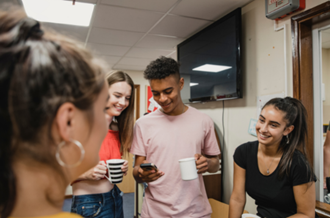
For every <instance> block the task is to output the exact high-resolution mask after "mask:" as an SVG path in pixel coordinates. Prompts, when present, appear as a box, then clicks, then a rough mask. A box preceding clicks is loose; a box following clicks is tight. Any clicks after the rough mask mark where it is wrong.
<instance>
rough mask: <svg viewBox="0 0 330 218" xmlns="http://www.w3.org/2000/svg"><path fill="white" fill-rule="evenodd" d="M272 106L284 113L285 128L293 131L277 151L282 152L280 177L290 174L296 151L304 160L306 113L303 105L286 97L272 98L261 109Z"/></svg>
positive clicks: (307, 164)
mask: <svg viewBox="0 0 330 218" xmlns="http://www.w3.org/2000/svg"><path fill="white" fill-rule="evenodd" d="M270 105H271V106H273V107H274V108H275V109H277V110H280V111H282V112H284V114H285V115H284V117H283V119H284V121H285V122H286V128H287V127H290V126H291V125H293V126H294V129H293V130H292V131H291V132H290V134H289V135H288V136H287V137H283V138H282V140H281V142H280V146H279V150H282V151H283V157H282V159H281V163H280V166H279V173H280V175H284V174H285V173H286V174H287V175H288V174H289V173H290V171H289V170H290V167H291V163H292V157H293V154H294V152H295V151H296V150H298V151H299V152H302V154H303V155H304V157H305V158H306V139H307V111H306V109H305V107H304V105H303V104H302V103H301V102H300V101H299V100H297V99H295V98H291V97H286V98H274V99H271V100H270V101H268V102H267V103H266V104H265V105H264V107H263V108H265V107H266V106H270ZM305 162H306V163H305V164H306V166H307V168H308V169H309V171H310V172H312V169H311V167H310V165H309V163H308V161H307V158H306V160H305ZM313 176H314V174H313V173H311V174H310V179H311V180H312V179H313Z"/></svg>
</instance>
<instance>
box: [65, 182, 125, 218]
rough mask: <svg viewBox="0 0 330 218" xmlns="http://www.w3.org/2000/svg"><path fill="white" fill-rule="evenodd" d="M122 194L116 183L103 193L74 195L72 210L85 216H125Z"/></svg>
mask: <svg viewBox="0 0 330 218" xmlns="http://www.w3.org/2000/svg"><path fill="white" fill-rule="evenodd" d="M122 195H123V194H122V192H121V191H120V190H119V188H118V187H117V186H116V185H115V186H114V187H113V189H112V190H111V191H109V192H106V193H102V194H92V195H73V196H72V206H71V212H72V213H77V214H79V215H81V216H83V217H94V218H106V217H107V218H124V212H123V197H122Z"/></svg>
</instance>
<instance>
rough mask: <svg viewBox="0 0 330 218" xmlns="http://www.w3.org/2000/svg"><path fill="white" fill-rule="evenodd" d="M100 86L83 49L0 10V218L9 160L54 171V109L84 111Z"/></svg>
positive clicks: (19, 14)
mask: <svg viewBox="0 0 330 218" xmlns="http://www.w3.org/2000/svg"><path fill="white" fill-rule="evenodd" d="M103 86H104V72H103V68H102V67H101V65H99V64H98V63H97V61H96V60H95V59H94V58H93V57H92V56H91V55H90V53H89V52H87V51H86V50H85V49H84V48H83V46H81V45H80V44H78V43H77V42H76V41H73V40H70V39H68V38H66V37H63V36H60V35H57V34H55V33H53V34H51V33H48V32H43V30H42V29H41V28H40V26H39V23H38V22H37V21H35V20H33V19H31V18H27V17H26V15H25V13H24V12H23V11H22V10H20V9H18V8H13V7H7V8H6V9H5V10H3V9H0V102H1V103H0V139H1V140H0V166H1V171H0V217H7V216H9V215H10V213H11V211H12V209H13V206H14V204H15V199H16V179H15V174H14V172H13V168H12V163H13V161H14V159H15V158H16V157H18V156H19V157H27V158H31V159H33V160H34V161H37V162H40V163H43V164H47V165H49V166H51V167H53V168H57V169H59V168H60V167H59V165H58V164H57V162H56V158H55V155H54V150H56V145H55V144H54V143H53V142H54V140H53V138H52V134H51V132H50V130H51V124H52V122H53V120H54V118H55V116H56V113H57V110H58V108H59V107H60V106H61V105H62V104H63V103H65V102H70V103H72V104H73V105H74V106H75V107H77V108H78V109H80V110H82V111H86V112H87V111H89V110H90V109H91V107H92V104H93V102H94V101H95V99H96V98H97V95H98V94H99V93H100V92H101V90H102V88H103ZM89 114H90V113H89ZM89 118H90V119H93V118H92V117H89ZM54 163H55V164H54Z"/></svg>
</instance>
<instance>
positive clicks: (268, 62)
mask: <svg viewBox="0 0 330 218" xmlns="http://www.w3.org/2000/svg"><path fill="white" fill-rule="evenodd" d="M324 2H326V0H306V9H310V8H312V7H315V6H316V5H319V4H321V3H324ZM290 21H291V20H290V17H286V18H285V19H283V20H281V21H279V22H278V26H282V25H284V24H285V25H286V28H287V35H286V37H285V38H286V42H287V47H286V49H284V32H283V30H281V31H278V32H276V31H274V21H272V20H269V19H267V18H266V17H265V1H264V0H255V1H254V2H252V3H250V4H248V5H246V6H245V7H243V8H242V23H243V35H242V52H243V55H242V61H243V68H242V72H243V99H238V100H230V101H225V102H224V103H225V109H224V117H225V118H224V127H225V146H224V149H223V151H222V154H223V173H224V177H223V178H224V181H223V182H224V198H223V201H224V202H226V203H229V198H230V194H231V191H232V188H233V158H232V156H233V154H234V151H235V149H236V147H237V146H239V145H240V144H242V143H244V142H247V141H253V140H256V138H255V137H254V136H251V135H249V134H248V125H249V121H250V119H251V118H256V114H257V111H256V110H257V96H262V95H269V94H276V93H284V91H285V87H284V76H285V75H284V51H285V52H287V53H286V54H287V60H286V61H287V71H288V75H287V79H288V87H287V88H288V95H289V96H292V53H291V47H292V42H291V23H290ZM128 73H129V74H130V75H131V76H132V79H133V80H134V82H135V83H136V84H140V85H141V103H142V102H145V90H144V86H145V85H146V84H148V83H147V81H145V80H144V79H143V76H142V73H141V72H128ZM191 106H193V107H195V108H197V109H199V110H200V111H202V112H203V113H206V114H208V115H209V116H210V117H211V118H212V119H213V121H214V122H215V124H216V125H217V126H218V127H219V128H220V130H221V131H223V130H222V112H223V111H222V102H209V103H205V104H191ZM142 111H143V112H144V111H145V106H144V104H141V113H142V114H143V112H142ZM245 209H246V210H247V211H249V212H252V213H254V212H256V206H255V204H254V200H252V199H251V198H249V197H248V198H247V202H246V207H245Z"/></svg>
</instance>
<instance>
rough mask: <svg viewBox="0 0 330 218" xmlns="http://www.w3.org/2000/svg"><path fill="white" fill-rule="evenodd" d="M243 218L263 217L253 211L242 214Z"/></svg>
mask: <svg viewBox="0 0 330 218" xmlns="http://www.w3.org/2000/svg"><path fill="white" fill-rule="evenodd" d="M242 218H261V217H260V216H257V215H254V214H251V213H244V214H242Z"/></svg>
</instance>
